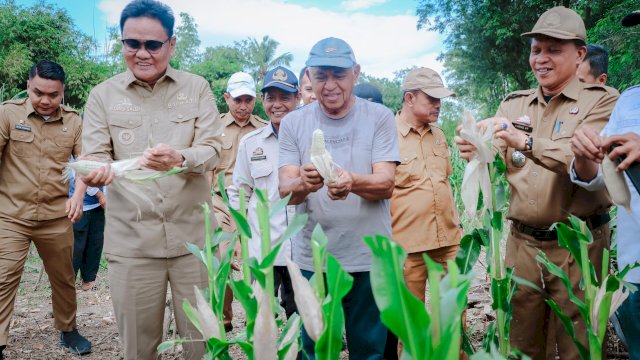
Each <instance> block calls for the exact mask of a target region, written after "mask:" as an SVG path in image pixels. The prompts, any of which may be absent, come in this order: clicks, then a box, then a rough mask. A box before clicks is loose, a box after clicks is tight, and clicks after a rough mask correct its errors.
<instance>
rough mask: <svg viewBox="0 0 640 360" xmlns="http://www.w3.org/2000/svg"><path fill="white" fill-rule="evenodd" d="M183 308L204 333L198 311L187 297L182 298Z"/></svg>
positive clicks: (190, 319) (194, 324)
mask: <svg viewBox="0 0 640 360" xmlns="http://www.w3.org/2000/svg"><path fill="white" fill-rule="evenodd" d="M182 310H184V314H185V315H187V318H188V319H189V321H191V323H192V324H193V326H194V327H195V328H196V329H197V330H198V331H199V332H200V333H201V334H202V327H201V326H200V318H199V317H198V312H197V311H196V309H194V308H193V306H191V304H190V303H189V300H187V298H183V299H182Z"/></svg>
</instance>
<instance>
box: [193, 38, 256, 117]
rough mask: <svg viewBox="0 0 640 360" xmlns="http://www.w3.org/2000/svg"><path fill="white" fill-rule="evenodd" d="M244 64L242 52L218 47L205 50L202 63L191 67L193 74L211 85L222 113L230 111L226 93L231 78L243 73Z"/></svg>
mask: <svg viewBox="0 0 640 360" xmlns="http://www.w3.org/2000/svg"><path fill="white" fill-rule="evenodd" d="M243 68H244V62H243V59H242V52H241V51H240V50H239V49H238V48H236V47H231V46H216V47H208V48H206V49H205V51H204V54H202V57H201V58H200V61H199V62H197V63H194V64H193V65H192V66H191V69H190V70H191V72H193V73H194V74H198V75H200V76H202V77H204V78H205V79H207V81H208V82H209V83H210V84H211V89H212V90H213V95H214V96H215V98H216V105H218V110H219V111H220V112H221V113H224V112H227V111H229V108H228V107H227V103H226V102H225V101H224V92H225V91H226V90H227V81H228V80H229V77H230V76H231V75H232V74H233V73H235V72H238V71H242V70H243Z"/></svg>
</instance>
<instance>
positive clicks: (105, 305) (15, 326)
mask: <svg viewBox="0 0 640 360" xmlns="http://www.w3.org/2000/svg"><path fill="white" fill-rule="evenodd" d="M40 267H41V262H40V260H39V258H38V257H37V256H31V257H30V258H29V259H28V261H27V264H26V267H25V273H24V276H23V278H22V283H21V286H20V290H19V293H18V298H17V299H16V305H15V312H14V316H13V320H12V323H11V329H10V334H9V344H8V346H7V349H6V350H5V352H4V354H5V358H6V359H16V360H18V359H47V360H53V359H72V358H77V357H76V356H74V355H71V354H69V353H67V352H65V351H64V350H62V349H61V348H60V347H59V346H58V337H59V333H58V331H57V330H56V329H55V328H54V327H53V318H52V313H51V289H50V287H49V282H48V280H47V277H46V274H45V275H44V276H42V279H41V280H40V282H39V283H38V278H39V275H40ZM477 272H478V277H477V280H476V282H475V283H474V285H473V286H472V289H471V291H470V294H469V302H470V309H469V312H468V326H469V329H470V330H471V331H472V333H471V338H472V340H473V342H474V343H475V345H479V344H480V341H481V338H482V335H483V334H484V332H485V330H486V327H487V325H488V323H489V322H490V321H492V320H493V315H492V312H491V305H490V304H491V302H490V301H491V300H490V296H489V286H488V283H487V281H486V280H487V279H486V271H485V268H484V265H483V264H482V262H479V263H478V265H477ZM36 284H37V287H36ZM77 294H78V315H77V316H78V329H79V331H80V333H81V334H83V335H84V336H86V337H87V338H89V339H90V340H91V342H92V343H93V352H92V353H91V354H88V355H85V356H83V357H82V359H86V360H90V359H95V360H98V359H105V360H106V359H122V351H121V349H120V343H119V337H118V330H117V327H116V324H115V319H114V317H113V309H112V305H111V298H110V295H109V288H108V283H107V279H106V269H105V268H104V266H101V269H100V272H99V274H98V279H97V290H95V291H82V290H78V292H77ZM241 309H242V308H241V306H240V305H239V304H238V303H234V327H235V329H236V330H235V331H238V330H237V329H241V328H242V326H243V313H242V311H241ZM168 336H172V329H169V331H168ZM608 345H609V347H608V348H609V351H608V353H609V357H608V359H628V358H629V357H628V354H627V353H626V350H625V349H624V348H623V347H622V345H620V343H619V341H618V339H617V338H616V337H615V336H614V335H612V336H610V339H609V342H608ZM231 353H232V356H233V358H234V359H243V358H244V357H243V356H242V353H241V351H240V350H239V349H232V352H231ZM179 358H180V349H176V350H175V351H173V352H169V353H166V354H163V355H162V359H179ZM341 358H343V359H347V358H348V354H347V353H346V352H345V353H343V356H341Z"/></svg>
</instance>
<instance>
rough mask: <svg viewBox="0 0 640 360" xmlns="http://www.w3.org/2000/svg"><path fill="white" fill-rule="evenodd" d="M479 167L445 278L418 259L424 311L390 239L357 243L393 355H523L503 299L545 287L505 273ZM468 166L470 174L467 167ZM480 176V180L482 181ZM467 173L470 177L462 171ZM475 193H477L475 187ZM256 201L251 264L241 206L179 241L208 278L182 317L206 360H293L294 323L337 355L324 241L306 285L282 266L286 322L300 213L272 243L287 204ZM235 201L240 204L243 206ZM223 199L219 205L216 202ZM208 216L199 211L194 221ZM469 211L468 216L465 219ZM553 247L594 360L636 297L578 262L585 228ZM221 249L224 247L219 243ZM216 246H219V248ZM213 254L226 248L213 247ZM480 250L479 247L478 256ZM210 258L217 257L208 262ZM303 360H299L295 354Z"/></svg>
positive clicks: (615, 279)
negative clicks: (226, 320)
mask: <svg viewBox="0 0 640 360" xmlns="http://www.w3.org/2000/svg"><path fill="white" fill-rule="evenodd" d="M466 136H468V137H469V138H475V139H482V138H483V137H484V136H486V134H480V133H475V134H472V133H468V134H466ZM478 162H479V164H470V165H471V166H468V167H467V169H472V171H477V172H478V174H477V175H476V176H475V177H474V176H467V175H465V181H468V182H477V184H475V186H474V185H470V184H469V183H467V184H464V185H463V187H464V188H471V189H473V194H471V195H470V194H468V192H467V193H464V194H462V197H463V200H464V197H465V196H466V197H467V198H468V197H470V196H475V199H478V200H477V203H478V206H477V207H476V206H474V207H472V209H477V211H478V212H479V214H480V217H481V219H482V223H481V224H479V226H478V227H477V228H474V229H472V230H470V231H468V233H467V234H466V235H465V236H464V237H463V239H462V242H461V248H460V250H459V252H458V254H457V257H456V259H455V261H450V262H449V263H448V264H447V267H448V270H447V272H445V271H444V269H443V267H442V266H440V265H438V264H437V263H435V262H434V261H432V260H431V259H429V258H428V257H427V256H425V258H424V260H425V262H426V264H427V268H428V273H429V292H430V296H429V301H428V305H427V306H425V304H423V303H422V302H421V301H420V300H419V299H418V298H416V297H415V296H413V295H412V294H411V293H410V292H409V290H408V288H407V286H406V285H405V282H404V279H403V274H402V264H403V262H404V260H405V259H406V254H405V252H404V251H403V250H402V248H401V247H400V246H399V245H398V244H396V243H395V242H393V241H392V240H390V239H387V238H385V237H382V236H376V235H373V236H370V237H365V238H364V239H362V241H364V242H365V243H366V244H367V245H368V246H369V247H370V248H371V251H372V253H373V267H372V270H371V282H372V288H373V292H374V297H375V300H376V304H377V306H378V308H379V310H380V314H381V319H382V321H383V323H384V324H385V325H386V326H387V327H388V329H389V330H390V331H391V332H393V333H394V334H395V335H396V336H397V337H398V339H399V340H400V341H402V343H403V344H404V346H403V353H402V359H452V360H453V359H458V358H459V356H460V349H461V348H462V349H463V350H464V351H465V352H466V353H467V354H468V355H469V356H470V358H471V359H514V358H527V357H526V356H525V355H523V354H521V353H520V352H519V351H518V350H517V349H512V348H510V345H509V328H510V326H509V324H510V319H511V298H512V297H513V294H514V293H515V292H516V291H517V289H518V287H521V286H529V287H533V288H535V289H536V290H537V291H540V292H541V293H543V294H544V290H543V289H540V288H537V287H536V286H535V285H534V284H531V283H527V282H526V281H525V280H523V279H520V278H518V277H516V276H515V275H514V274H513V269H510V268H506V267H505V265H504V258H503V254H502V253H501V246H500V244H501V241H504V236H505V235H504V231H503V230H504V229H503V224H504V211H505V207H506V206H507V201H506V198H507V195H505V194H506V193H507V191H506V188H507V185H506V182H505V180H504V176H503V174H504V171H505V166H504V163H503V162H502V161H501V160H500V158H499V156H496V157H495V158H493V156H485V157H479V159H478ZM473 169H477V170H473ZM483 169H487V171H486V173H481V172H483V171H484V170H483ZM468 171H469V170H468ZM481 189H482V190H481ZM256 194H257V196H258V198H259V203H258V207H257V212H258V216H259V223H260V237H261V255H262V259H263V260H262V261H258V260H256V259H255V258H249V257H248V245H247V242H248V239H250V238H251V233H250V231H251V230H250V227H249V224H248V222H247V217H246V216H245V214H246V211H245V209H240V211H235V210H234V209H232V208H229V210H230V212H231V214H232V216H233V219H234V221H235V223H236V225H237V231H236V232H234V233H225V232H223V231H222V229H220V228H219V229H212V228H211V226H210V224H209V223H207V229H206V234H205V236H206V241H205V247H204V249H199V248H198V247H197V246H195V245H193V244H188V245H187V247H188V248H189V250H190V251H191V252H192V253H193V254H194V255H195V256H196V257H197V258H198V259H200V261H201V262H202V264H203V266H205V267H206V269H207V272H208V277H209V286H208V288H207V289H197V288H195V289H194V291H195V293H196V298H197V301H196V303H195V304H190V303H189V302H188V301H185V302H184V303H183V309H184V310H185V312H186V313H187V315H188V317H189V319H190V320H191V321H192V322H193V324H194V325H195V326H196V328H197V329H198V330H199V331H200V332H201V334H202V337H203V340H201V341H204V342H205V343H206V348H207V357H206V358H208V359H231V358H232V357H231V355H230V348H231V347H232V346H234V347H236V346H237V347H239V348H240V349H241V351H242V352H243V353H244V356H246V358H247V359H249V360H253V359H257V360H261V359H265V360H266V359H268V360H276V359H277V360H284V359H296V358H297V357H298V355H299V353H300V352H301V348H302V347H301V338H300V330H301V327H302V326H304V327H305V329H306V331H307V333H308V334H309V336H310V338H311V339H312V340H313V341H314V342H315V353H316V358H317V359H327V360H329V359H339V358H340V353H341V350H342V346H343V343H342V339H343V332H344V312H343V309H342V306H341V301H342V298H343V297H344V296H345V295H346V294H347V293H348V291H349V290H350V288H351V286H352V283H353V279H352V277H351V276H350V275H349V274H348V273H346V272H345V271H344V270H343V269H342V267H341V265H340V263H339V262H338V261H337V260H336V258H335V257H334V256H332V255H331V254H329V253H327V251H326V245H327V241H328V239H327V237H326V236H325V235H324V233H323V231H322V229H321V227H320V226H317V227H316V228H315V230H314V232H313V234H312V239H311V241H312V248H313V260H314V261H313V263H314V269H315V274H323V273H324V275H325V276H324V278H323V277H322V276H317V275H314V276H313V277H312V278H311V279H310V280H307V279H306V278H305V277H304V276H302V274H301V272H300V269H299V268H298V267H297V265H295V264H294V263H293V262H291V261H289V262H288V265H287V267H288V270H289V272H290V275H291V278H292V282H293V287H294V292H295V301H296V305H297V308H298V312H299V314H294V315H293V316H291V317H289V318H288V319H286V316H285V314H284V310H283V309H282V308H281V307H280V305H279V303H278V301H276V298H275V297H274V280H273V263H274V261H275V258H276V254H277V252H278V251H279V249H280V246H281V244H282V242H283V241H285V240H287V239H290V238H291V237H292V236H293V235H295V234H296V233H297V232H298V231H300V230H301V229H302V227H303V226H304V224H305V223H306V221H307V216H306V215H300V214H297V215H296V216H295V217H294V218H293V219H292V221H290V223H289V226H288V228H287V230H286V231H285V232H284V234H283V235H282V237H281V238H280V240H279V243H278V245H276V246H272V243H271V237H270V227H269V218H270V216H272V215H273V214H274V213H277V212H279V211H284V209H285V206H286V204H287V203H288V201H289V198H284V199H282V200H280V201H279V202H277V203H275V204H270V203H269V202H268V199H267V196H266V192H264V191H261V190H260V189H256ZM243 198H244V194H242V193H241V201H240V203H241V204H244V203H245V202H244V199H243ZM225 201H227V202H228V199H225ZM209 212H210V209H209V208H208V207H207V206H204V213H205V218H207V219H208V218H209V217H208V214H209ZM473 213H475V211H473ZM556 229H557V230H558V233H559V243H560V245H561V246H563V247H564V248H566V249H567V250H568V251H570V253H571V254H572V255H573V257H574V258H575V259H576V261H577V263H578V264H579V266H580V269H581V270H582V274H583V275H582V278H583V284H584V288H585V298H584V299H579V298H578V297H576V296H575V295H574V294H573V292H572V291H571V290H569V294H570V297H571V301H572V302H573V303H574V304H575V305H576V306H577V307H578V308H579V311H580V314H581V315H582V317H583V318H584V320H585V323H586V324H587V332H588V334H587V335H588V341H589V343H588V347H585V346H583V345H582V344H581V343H579V342H578V341H577V340H576V339H575V338H574V342H575V346H576V347H577V348H578V350H579V353H580V356H581V358H582V359H583V360H586V359H596V360H598V359H601V358H602V344H603V341H604V339H605V332H606V329H607V323H608V319H609V317H610V314H612V313H613V312H614V311H615V310H616V308H617V307H618V306H619V305H620V303H621V302H622V301H623V300H624V298H625V297H626V296H627V295H628V291H629V289H630V290H635V289H633V288H631V287H629V288H627V286H628V285H629V284H627V283H625V282H624V281H623V280H622V277H623V276H624V274H625V272H626V271H628V269H625V270H623V271H621V272H619V273H614V272H613V271H611V270H609V269H611V268H610V267H609V266H608V265H607V266H603V271H602V273H601V274H596V273H595V271H594V267H593V265H592V264H591V263H590V262H589V258H588V256H586V252H587V246H588V244H589V243H591V242H592V241H593V238H592V236H591V233H590V232H589V229H588V228H587V226H586V224H585V223H584V222H582V221H581V220H580V219H578V218H577V217H573V216H572V217H571V219H570V223H569V224H563V223H558V224H556ZM236 241H240V243H241V249H242V273H243V278H242V279H240V280H234V279H233V278H232V277H230V272H231V262H232V254H233V249H234V246H235V242H236ZM225 243H228V244H225ZM221 245H224V246H221ZM220 249H227V250H225V251H221V250H220ZM483 250H484V251H483ZM483 253H484V254H486V264H487V268H488V273H489V274H490V279H491V280H490V282H491V284H490V289H491V290H490V293H491V297H492V306H491V307H492V310H493V311H494V312H495V321H494V322H492V323H491V324H490V325H489V327H488V331H486V333H485V335H484V337H483V340H482V344H481V346H476V347H473V345H472V344H471V342H470V341H469V338H468V337H467V335H466V334H465V333H464V331H463V326H462V321H463V318H464V316H463V314H464V312H465V310H466V309H467V303H468V293H469V289H470V287H471V284H472V281H473V280H474V278H475V276H476V275H475V273H474V271H473V268H474V265H475V263H476V262H477V261H478V260H479V258H480V256H481V254H483ZM216 254H219V255H216ZM609 259H610V256H609V253H608V252H605V256H604V264H608V263H609ZM537 260H538V262H539V263H540V264H541V266H544V267H546V269H547V270H548V271H549V272H550V273H552V274H554V275H556V276H558V277H560V278H561V279H562V280H563V283H565V284H566V286H568V287H570V285H569V284H570V282H569V280H568V277H567V274H565V273H564V272H563V271H562V270H561V269H560V268H558V267H557V266H556V265H554V264H553V263H551V262H550V261H549V260H548V259H547V257H546V256H545V254H544V253H543V252H540V253H539V254H538V257H537ZM227 285H229V286H230V287H231V289H232V290H233V293H234V297H235V298H236V299H237V301H238V302H239V303H240V304H241V306H242V308H243V310H244V313H245V315H246V328H245V329H244V330H243V331H241V332H240V333H234V334H233V335H230V334H227V333H226V332H225V329H224V325H223V321H222V319H223V299H224V295H225V291H226V288H227ZM546 301H547V303H548V305H549V306H550V308H551V309H552V310H553V311H554V312H555V313H556V314H557V315H558V317H559V319H560V320H561V321H562V323H563V325H564V327H565V329H566V331H567V333H568V334H571V335H572V336H573V334H574V328H573V324H572V322H571V321H570V320H569V318H568V317H567V316H566V315H565V314H564V313H563V312H562V310H561V309H560V308H559V306H558V305H557V304H556V302H555V301H554V299H553V298H551V297H550V296H547V299H546ZM186 341H194V340H185V339H173V340H169V341H166V342H164V343H162V344H161V345H160V346H159V351H161V352H163V351H167V350H169V349H171V348H172V347H173V346H174V345H176V344H179V343H183V342H186ZM303 358H304V354H303Z"/></svg>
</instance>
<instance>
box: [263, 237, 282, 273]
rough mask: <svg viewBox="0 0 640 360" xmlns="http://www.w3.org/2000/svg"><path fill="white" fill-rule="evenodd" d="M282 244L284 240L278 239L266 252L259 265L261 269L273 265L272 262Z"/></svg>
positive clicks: (274, 260) (269, 267) (264, 269)
mask: <svg viewBox="0 0 640 360" xmlns="http://www.w3.org/2000/svg"><path fill="white" fill-rule="evenodd" d="M282 244H284V241H278V243H277V244H276V245H275V246H274V247H273V248H272V249H271V251H270V252H269V254H267V256H266V257H265V258H264V259H263V260H262V262H261V263H260V266H259V267H260V269H261V270H262V271H266V270H268V269H271V268H272V267H273V264H274V263H275V262H276V258H277V257H278V252H279V251H280V248H281V247H282Z"/></svg>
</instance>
